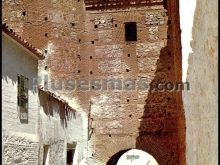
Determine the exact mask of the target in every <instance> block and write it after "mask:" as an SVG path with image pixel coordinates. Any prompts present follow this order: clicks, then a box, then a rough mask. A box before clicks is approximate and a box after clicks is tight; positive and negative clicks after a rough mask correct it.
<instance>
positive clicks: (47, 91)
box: [38, 86, 75, 112]
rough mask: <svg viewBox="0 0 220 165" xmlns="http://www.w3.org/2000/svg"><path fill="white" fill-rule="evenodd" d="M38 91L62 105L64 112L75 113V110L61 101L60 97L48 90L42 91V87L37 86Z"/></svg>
mask: <svg viewBox="0 0 220 165" xmlns="http://www.w3.org/2000/svg"><path fill="white" fill-rule="evenodd" d="M38 89H39V91H40V92H43V93H44V94H46V95H47V96H49V97H52V98H53V99H55V100H56V101H58V102H60V103H61V104H63V105H64V107H65V110H71V111H74V112H75V110H74V109H73V108H72V107H71V106H70V105H69V104H68V103H67V102H66V101H65V100H63V99H61V98H60V96H57V95H56V94H55V93H53V92H51V91H49V90H46V89H44V88H43V87H42V86H39V87H38Z"/></svg>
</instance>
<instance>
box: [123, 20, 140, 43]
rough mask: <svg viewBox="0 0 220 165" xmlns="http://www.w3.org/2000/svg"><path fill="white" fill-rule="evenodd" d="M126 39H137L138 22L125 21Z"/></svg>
mask: <svg viewBox="0 0 220 165" xmlns="http://www.w3.org/2000/svg"><path fill="white" fill-rule="evenodd" d="M125 40H126V41H137V24H136V22H127V23H125Z"/></svg>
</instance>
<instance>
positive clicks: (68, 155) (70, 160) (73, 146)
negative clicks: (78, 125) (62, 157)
mask: <svg viewBox="0 0 220 165" xmlns="http://www.w3.org/2000/svg"><path fill="white" fill-rule="evenodd" d="M75 149H76V144H67V153H66V164H67V165H72V164H73V157H74V153H75Z"/></svg>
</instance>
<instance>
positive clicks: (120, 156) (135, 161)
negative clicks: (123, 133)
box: [107, 149, 159, 165]
mask: <svg viewBox="0 0 220 165" xmlns="http://www.w3.org/2000/svg"><path fill="white" fill-rule="evenodd" d="M125 164H126V165H159V164H158V162H157V161H156V159H155V158H154V157H153V156H152V155H150V154H149V153H147V152H145V151H142V150H138V149H128V150H122V151H120V152H118V153H116V154H115V155H113V156H112V157H111V159H110V160H109V161H108V163H107V165H125Z"/></svg>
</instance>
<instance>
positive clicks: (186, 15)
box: [179, 0, 196, 82]
mask: <svg viewBox="0 0 220 165" xmlns="http://www.w3.org/2000/svg"><path fill="white" fill-rule="evenodd" d="M179 2H180V7H179V9H180V28H181V31H182V33H181V42H182V81H183V82H185V81H186V77H187V69H188V57H189V54H190V53H191V52H192V49H191V46H190V42H191V40H192V26H193V18H194V12H195V7H196V0H180V1H179Z"/></svg>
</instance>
